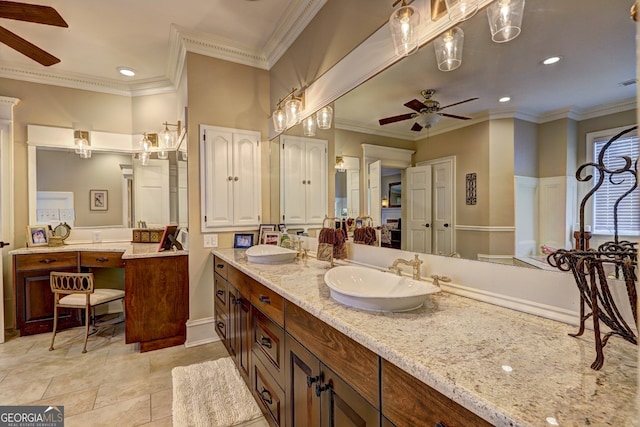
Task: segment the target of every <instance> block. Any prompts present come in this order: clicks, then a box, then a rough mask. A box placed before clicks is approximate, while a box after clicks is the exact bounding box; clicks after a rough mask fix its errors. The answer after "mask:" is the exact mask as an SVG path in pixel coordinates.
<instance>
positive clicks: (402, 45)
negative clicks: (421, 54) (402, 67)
mask: <svg viewBox="0 0 640 427" xmlns="http://www.w3.org/2000/svg"><path fill="white" fill-rule="evenodd" d="M400 1H402V6H401V7H400V8H398V9H397V10H394V11H393V13H392V14H391V17H390V18H389V27H390V28H391V38H392V39H393V46H394V48H395V50H396V55H398V56H407V55H411V54H412V53H414V52H415V51H417V50H418V34H417V33H418V25H419V24H420V13H418V11H417V10H416V8H414V7H412V6H408V5H407V0H396V1H395V3H393V7H395V6H396V5H397V4H398V3H400ZM409 3H411V1H409Z"/></svg>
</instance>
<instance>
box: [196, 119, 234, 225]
mask: <svg viewBox="0 0 640 427" xmlns="http://www.w3.org/2000/svg"><path fill="white" fill-rule="evenodd" d="M200 174H201V175H200V183H201V184H200V189H201V190H200V191H201V198H200V201H201V205H202V213H201V215H202V229H203V230H207V229H213V228H216V227H227V226H231V225H233V179H234V175H233V133H232V132H231V131H230V130H224V129H223V128H217V127H213V126H204V125H201V126H200Z"/></svg>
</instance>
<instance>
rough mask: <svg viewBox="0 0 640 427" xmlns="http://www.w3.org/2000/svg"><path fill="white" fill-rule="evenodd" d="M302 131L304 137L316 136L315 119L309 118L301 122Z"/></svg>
mask: <svg viewBox="0 0 640 427" xmlns="http://www.w3.org/2000/svg"><path fill="white" fill-rule="evenodd" d="M302 131H303V133H304V136H315V134H316V118H315V117H313V116H309V117H307V118H306V119H304V120H303V121H302Z"/></svg>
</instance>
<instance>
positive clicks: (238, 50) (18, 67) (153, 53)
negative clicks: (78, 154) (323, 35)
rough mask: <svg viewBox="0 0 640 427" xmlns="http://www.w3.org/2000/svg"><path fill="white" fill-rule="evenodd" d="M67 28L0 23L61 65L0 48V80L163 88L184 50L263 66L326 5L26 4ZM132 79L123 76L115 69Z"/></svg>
mask: <svg viewBox="0 0 640 427" xmlns="http://www.w3.org/2000/svg"><path fill="white" fill-rule="evenodd" d="M25 2H26V3H32V4H41V5H48V6H52V7H53V8H55V9H56V10H57V11H58V13H59V14H60V15H61V16H62V17H63V18H64V20H65V21H66V22H67V23H68V24H69V28H60V27H54V26H48V25H40V24H34V23H29V22H21V21H13V20H9V19H0V25H2V26H4V27H5V28H7V29H8V30H10V31H13V32H14V33H16V34H18V35H19V36H21V37H23V38H25V39H27V40H28V41H30V42H31V43H34V44H35V45H37V46H39V47H40V48H42V49H44V50H45V51H47V52H49V53H50V54H52V55H54V56H56V57H58V58H59V59H61V62H60V63H58V64H55V65H52V66H50V67H43V66H41V65H40V64H38V63H37V62H35V61H33V60H31V59H30V58H28V57H26V56H24V55H22V54H20V53H18V52H16V51H14V50H13V49H11V48H9V47H7V46H5V45H4V44H1V43H0V77H8V78H16V79H20V80H28V81H35V82H42V83H50V84H58V85H62V86H69V87H78V88H83V89H90V90H99V91H105V92H112V93H117V94H142V93H145V92H149V91H151V92H153V91H156V92H158V91H162V90H170V89H171V88H172V87H173V85H174V84H175V82H176V79H177V77H179V73H180V72H181V70H182V62H181V61H183V59H184V50H185V49H186V50H189V51H193V52H197V53H202V54H206V55H209V56H215V57H220V58H224V59H229V60H233V61H235V62H240V63H245V64H248V65H252V66H256V67H260V68H264V69H268V68H270V67H271V66H272V65H273V64H274V63H275V62H276V61H277V59H278V58H279V57H280V55H282V53H283V52H284V51H285V50H286V48H287V47H288V46H289V45H290V43H291V42H292V41H293V40H295V38H296V37H297V36H298V35H299V33H300V32H301V31H302V30H303V29H304V27H305V26H306V25H307V23H308V22H309V20H311V19H312V18H313V16H314V15H315V14H316V13H317V11H318V10H319V9H320V8H321V7H322V6H323V5H324V3H325V2H326V0H179V1H177V0H40V1H38V0H26V1H25ZM119 66H127V67H131V68H133V69H135V70H136V71H137V75H136V76H135V77H133V78H125V77H122V76H120V75H119V74H118V72H117V70H116V68H117V67H119Z"/></svg>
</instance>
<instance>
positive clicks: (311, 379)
mask: <svg viewBox="0 0 640 427" xmlns="http://www.w3.org/2000/svg"><path fill="white" fill-rule="evenodd" d="M318 381H320V375H316V376H315V377H310V376H308V375H307V387H309V388H311V386H312V385H313V383H317V382H318Z"/></svg>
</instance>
